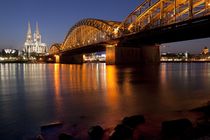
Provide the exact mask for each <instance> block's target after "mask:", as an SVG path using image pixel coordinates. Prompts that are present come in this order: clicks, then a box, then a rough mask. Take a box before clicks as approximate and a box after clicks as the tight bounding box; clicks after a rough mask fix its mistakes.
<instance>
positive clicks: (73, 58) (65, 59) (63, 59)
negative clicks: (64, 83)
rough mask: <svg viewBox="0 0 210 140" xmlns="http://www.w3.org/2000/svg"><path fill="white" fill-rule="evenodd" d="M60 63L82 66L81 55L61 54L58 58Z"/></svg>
mask: <svg viewBox="0 0 210 140" xmlns="http://www.w3.org/2000/svg"><path fill="white" fill-rule="evenodd" d="M60 63H64V64H82V63H83V55H82V54H74V55H68V54H62V55H61V56H60Z"/></svg>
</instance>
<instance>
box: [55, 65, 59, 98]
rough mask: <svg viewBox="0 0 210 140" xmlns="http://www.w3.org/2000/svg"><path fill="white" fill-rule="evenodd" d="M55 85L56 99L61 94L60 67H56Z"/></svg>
mask: <svg viewBox="0 0 210 140" xmlns="http://www.w3.org/2000/svg"><path fill="white" fill-rule="evenodd" d="M54 84H55V95H56V97H57V96H59V94H60V65H59V64H55V65H54Z"/></svg>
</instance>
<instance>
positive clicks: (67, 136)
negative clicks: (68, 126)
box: [58, 133, 74, 140]
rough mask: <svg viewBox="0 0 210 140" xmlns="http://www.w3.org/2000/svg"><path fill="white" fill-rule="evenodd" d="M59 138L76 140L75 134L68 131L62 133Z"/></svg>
mask: <svg viewBox="0 0 210 140" xmlns="http://www.w3.org/2000/svg"><path fill="white" fill-rule="evenodd" d="M58 138H59V140H74V138H73V136H71V135H69V134H66V133H61V134H60V135H59V136H58Z"/></svg>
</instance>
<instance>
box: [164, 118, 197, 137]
mask: <svg viewBox="0 0 210 140" xmlns="http://www.w3.org/2000/svg"><path fill="white" fill-rule="evenodd" d="M192 130H193V126H192V122H191V121H190V120H188V119H178V120H171V121H164V122H162V130H161V132H162V135H163V137H164V138H165V139H169V138H174V137H176V139H180V140H182V139H183V140H184V139H189V138H191V137H192Z"/></svg>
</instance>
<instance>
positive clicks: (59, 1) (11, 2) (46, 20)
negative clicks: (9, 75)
mask: <svg viewBox="0 0 210 140" xmlns="http://www.w3.org/2000/svg"><path fill="white" fill-rule="evenodd" d="M141 2H142V1H141V0H132V1H131V0H1V1H0V49H1V48H16V49H22V47H23V43H24V41H25V36H26V32H27V23H28V21H30V22H31V26H32V30H33V31H34V29H35V23H36V21H37V22H38V23H39V26H40V31H41V34H42V40H43V42H46V43H47V44H48V45H50V44H52V43H54V42H62V41H63V39H64V38H65V35H66V34H67V32H68V30H69V29H70V27H71V26H73V25H74V24H75V23H76V22H78V21H79V20H81V19H83V18H99V19H104V20H114V21H122V20H123V19H124V18H125V17H126V16H127V15H128V14H129V13H130V12H132V11H133V10H134V9H135V8H136V7H137V6H138V5H139V4H140V3H141ZM167 46H170V47H168V48H165V49H164V51H170V52H174V51H175V52H176V51H178V52H180V51H189V52H199V51H200V49H201V48H203V47H204V46H207V47H210V39H203V40H195V41H193V42H189V41H188V42H179V43H172V44H167Z"/></svg>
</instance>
